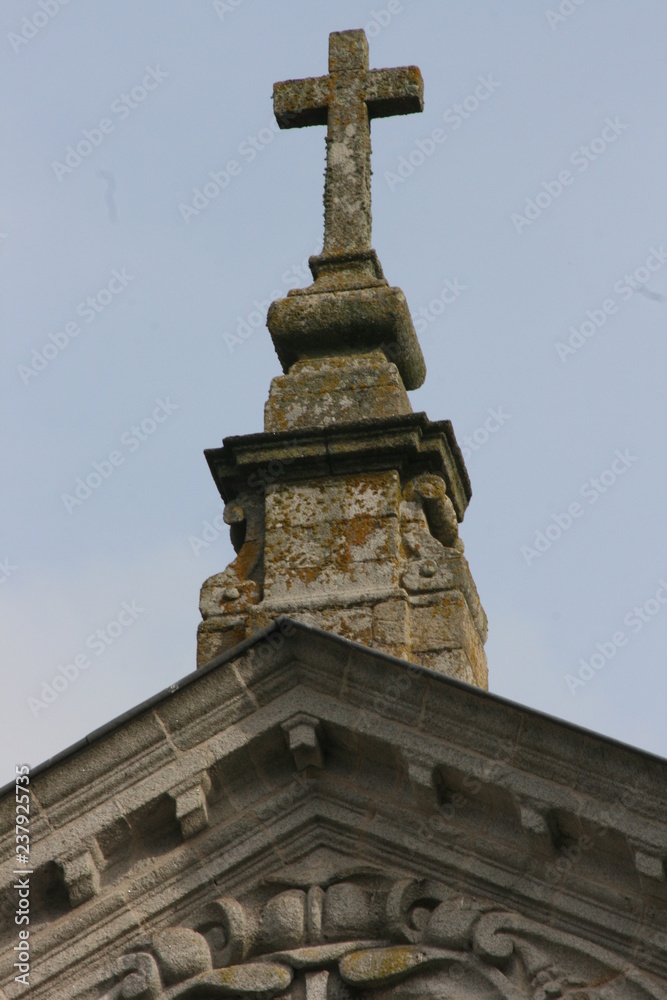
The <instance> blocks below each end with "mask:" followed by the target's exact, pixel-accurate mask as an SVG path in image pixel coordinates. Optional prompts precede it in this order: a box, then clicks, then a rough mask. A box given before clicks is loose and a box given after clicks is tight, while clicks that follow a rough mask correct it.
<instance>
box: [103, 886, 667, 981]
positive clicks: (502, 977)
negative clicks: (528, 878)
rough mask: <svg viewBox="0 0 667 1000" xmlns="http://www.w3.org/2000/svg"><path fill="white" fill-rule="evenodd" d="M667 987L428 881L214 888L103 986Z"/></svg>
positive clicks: (598, 951) (603, 954)
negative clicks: (224, 892)
mask: <svg viewBox="0 0 667 1000" xmlns="http://www.w3.org/2000/svg"><path fill="white" fill-rule="evenodd" d="M230 996H235V997H239V998H241V997H251V996H252V997H254V998H257V997H266V998H270V997H279V996H282V997H285V998H287V997H289V998H290V1000H296V998H299V1000H351V998H353V997H366V996H368V997H373V998H374V1000H408V998H411V997H414V998H415V1000H417V998H418V997H433V998H438V1000H461V998H463V1000H468V998H469V1000H473V998H484V1000H522V998H530V1000H558V998H563V1000H658V998H662V1000H664V997H665V993H664V991H663V990H662V988H661V987H660V986H659V985H658V984H657V983H655V982H652V981H651V980H650V978H649V977H647V976H646V975H645V974H643V973H641V972H639V971H638V970H637V969H636V968H633V967H631V966H630V965H628V964H627V963H625V962H624V961H623V960H622V959H620V958H618V957H617V956H614V955H612V954H611V953H610V952H608V951H606V950H605V949H602V948H599V947H597V946H596V945H593V944H590V943H588V942H586V941H583V940H582V939H581V938H577V937H575V936H573V935H570V934H565V933H562V932H561V931H558V930H555V929H554V928H552V927H550V926H548V925H541V924H538V923H535V922H534V921H531V920H528V919H526V918H524V917H523V916H521V915H520V914H518V913H516V912H511V911H508V910H505V909H501V908H499V907H498V906H497V905H496V904H494V903H491V902H488V901H483V900H479V899H473V898H466V897H463V896H460V895H457V894H456V893H454V892H452V891H450V890H448V889H447V888H446V887H445V886H443V885H441V884H439V883H436V882H428V881H418V880H414V879H407V878H406V879H400V880H398V881H395V882H393V883H392V882H390V880H388V879H382V878H379V877H376V878H370V879H369V878H366V879H364V878H360V879H357V880H346V881H338V882H333V883H332V884H329V885H327V886H326V887H322V886H317V885H311V886H309V887H305V888H304V887H303V886H299V887H295V888H291V889H286V890H284V891H282V892H279V893H278V894H277V895H273V896H271V897H270V898H269V899H266V900H265V901H264V902H263V903H261V904H257V903H255V904H245V905H244V904H243V903H241V902H239V901H238V900H235V899H231V898H223V899H218V900H216V901H214V902H212V903H211V904H209V905H208V906H207V907H206V908H205V910H204V911H203V912H202V913H201V914H199V915H198V917H197V918H196V920H195V921H194V923H193V926H192V927H189V928H188V927H175V928H168V929H165V930H159V931H157V932H156V933H155V934H154V935H153V936H152V937H151V938H150V940H149V941H146V942H145V943H143V944H139V945H138V946H137V947H136V949H135V950H133V951H131V952H129V953H127V954H125V955H124V956H123V957H122V958H121V959H120V961H119V963H118V965H117V968H116V983H115V985H114V986H113V988H112V990H111V992H107V994H106V997H105V1000H121V998H122V1000H130V998H132V1000H181V998H183V1000H185V998H192V1000H195V998H199V1000H207V998H214V997H230Z"/></svg>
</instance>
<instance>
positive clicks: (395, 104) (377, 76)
mask: <svg viewBox="0 0 667 1000" xmlns="http://www.w3.org/2000/svg"><path fill="white" fill-rule="evenodd" d="M366 104H367V106H368V115H369V117H370V118H388V117H389V116H390V115H410V114H412V113H413V112H415V111H423V110H424V80H423V79H422V75H421V72H420V70H419V67H418V66H404V67H402V68H401V69H372V70H371V71H370V72H369V74H368V84H367V87H366Z"/></svg>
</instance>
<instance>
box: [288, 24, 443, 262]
mask: <svg viewBox="0 0 667 1000" xmlns="http://www.w3.org/2000/svg"><path fill="white" fill-rule="evenodd" d="M368 67H369V61H368V40H367V38H366V35H365V33H364V32H363V31H361V30H357V31H335V32H332V34H330V35H329V74H328V76H318V77H309V78H307V79H304V80H285V81H284V82H282V83H276V84H275V85H274V88H273V108H274V112H275V116H276V120H277V122H278V125H279V126H280V128H301V127H303V126H306V125H326V126H327V166H326V179H325V184H324V248H323V251H322V254H321V256H320V257H316V258H312V259H311V267H312V269H313V274H314V276H315V278H317V277H318V276H319V275H320V274H322V275H329V274H333V275H338V276H339V277H342V276H343V274H347V275H350V274H351V276H352V279H353V281H358V280H359V279H360V278H364V277H365V278H366V279H367V280H368V279H371V280H372V279H376V280H377V279H381V278H382V271H381V269H380V266H379V263H378V261H377V258H376V256H375V253H374V251H373V250H372V249H371V140H370V121H371V118H385V117H388V116H389V115H404V114H410V113H412V112H414V111H421V110H422V109H423V106H424V102H423V90H424V85H423V81H422V76H421V73H420V71H419V69H418V67H417V66H405V67H402V68H399V69H369V68H368Z"/></svg>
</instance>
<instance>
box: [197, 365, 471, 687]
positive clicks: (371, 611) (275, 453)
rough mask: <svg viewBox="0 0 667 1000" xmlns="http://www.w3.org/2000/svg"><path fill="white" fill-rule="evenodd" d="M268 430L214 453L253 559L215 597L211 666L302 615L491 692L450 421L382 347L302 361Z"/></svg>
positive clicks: (209, 589)
mask: <svg viewBox="0 0 667 1000" xmlns="http://www.w3.org/2000/svg"><path fill="white" fill-rule="evenodd" d="M265 428H266V430H265V432H264V433H263V434H255V435H246V436H244V437H238V438H228V439H227V440H226V441H225V442H224V443H223V447H222V448H220V449H216V450H213V451H209V452H207V453H206V454H207V459H208V462H209V465H210V467H211V472H212V474H213V477H214V479H215V481H216V484H217V486H218V488H219V490H220V493H221V495H222V497H223V499H224V500H225V501H226V503H227V506H226V509H225V519H226V520H227V521H228V523H230V526H231V528H232V541H233V542H234V544H235V547H236V549H237V553H238V554H237V558H236V560H235V561H234V562H233V563H232V564H231V565H230V566H229V567H228V568H227V569H226V570H225V571H224V572H223V573H220V574H218V575H216V576H214V577H211V578H210V579H209V580H207V581H206V582H205V584H204V586H203V587H202V594H201V605H200V607H201V613H202V616H203V619H204V620H203V622H202V624H201V625H200V627H199V634H198V665H199V666H202V665H204V664H205V663H207V662H209V660H211V659H212V658H213V657H215V656H217V655H219V654H220V653H222V652H225V651H226V650H228V649H230V648H231V647H233V646H234V645H236V644H237V643H238V642H240V641H241V640H243V639H245V638H247V637H249V636H250V635H252V634H253V633H254V632H256V631H257V630H258V629H260V628H262V627H264V626H265V625H268V624H269V623H270V622H271V621H273V620H274V619H275V618H277V617H278V616H279V615H282V614H287V615H289V616H290V617H292V618H295V619H297V620H300V621H303V622H306V623H308V624H312V625H317V626H319V627H321V628H324V629H327V630H330V631H332V632H335V633H337V634H338V635H341V636H344V637H345V638H348V639H352V640H354V641H356V642H360V643H363V644H364V645H367V646H371V647H373V648H376V649H380V650H382V651H383V652H386V653H390V654H392V655H394V656H398V657H401V658H403V659H408V660H410V661H412V662H413V663H418V664H420V665H423V666H427V667H430V668H432V669H434V670H438V671H440V672H442V673H445V674H448V675H449V676H452V677H457V678H459V679H461V680H465V681H468V682H469V683H471V684H476V685H478V686H480V687H483V688H486V687H487V670H486V659H485V655H484V650H483V643H484V641H485V639H486V617H485V615H484V611H483V610H482V607H481V605H480V602H479V598H478V596H477V591H476V589H475V584H474V582H473V580H472V577H471V575H470V570H469V568H468V564H467V562H466V560H465V558H464V556H463V543H462V542H461V540H460V539H459V537H458V522H459V521H460V520H462V518H463V514H464V511H465V508H466V506H467V503H468V500H469V497H470V484H469V481H468V477H467V473H466V470H465V466H464V463H463V458H462V456H461V453H460V451H459V448H458V446H457V444H456V440H455V438H454V433H453V430H452V427H451V424H450V423H449V422H448V421H442V422H440V423H432V422H431V421H429V420H428V418H427V417H426V416H425V415H424V414H414V413H412V411H411V407H410V403H409V400H408V397H407V393H406V391H405V387H404V384H403V381H402V379H401V376H400V374H399V370H398V368H397V366H396V365H395V364H394V363H393V362H391V361H389V360H388V359H387V357H386V355H385V354H384V352H383V351H382V350H379V349H375V350H372V349H371V350H367V351H366V352H365V353H361V352H360V353H356V354H346V355H333V356H329V357H323V358H306V359H303V360H300V361H296V362H294V363H293V364H292V365H291V367H290V368H289V370H288V372H287V374H285V375H282V376H279V377H278V378H275V379H274V380H273V383H272V385H271V391H270V395H269V399H268V401H267V404H266V408H265Z"/></svg>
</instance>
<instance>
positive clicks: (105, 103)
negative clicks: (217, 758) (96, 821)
mask: <svg viewBox="0 0 667 1000" xmlns="http://www.w3.org/2000/svg"><path fill="white" fill-rule="evenodd" d="M359 27H365V28H366V31H367V34H368V36H369V42H370V53H371V56H370V58H371V66H378V67H381V66H402V65H408V64H417V65H418V66H419V67H420V68H421V70H422V74H423V76H424V81H425V110H424V113H423V114H421V115H411V116H407V117H405V118H390V119H383V120H380V121H376V122H374V123H373V169H374V176H373V219H374V228H373V233H374V235H373V244H374V246H375V248H376V250H377V252H378V255H379V257H380V260H381V262H382V265H383V268H384V271H385V274H386V275H387V277H388V278H389V280H390V282H391V283H392V284H395V285H398V286H399V287H401V288H402V289H403V290H404V292H405V294H406V296H407V300H408V303H409V305H410V308H411V310H412V312H413V316H414V317H415V322H416V324H417V328H418V330H419V331H420V340H421V343H422V348H423V351H424V355H425V358H426V363H427V368H428V374H427V379H426V383H425V385H424V386H423V388H421V389H419V390H418V391H416V392H414V393H412V394H411V399H412V405H413V408H414V409H415V410H425V411H426V412H427V414H428V415H429V417H430V418H431V419H433V420H437V419H444V418H449V419H451V420H452V421H453V424H454V428H455V431H456V434H457V436H458V440H459V442H460V444H461V445H462V447H463V448H464V449H465V454H466V460H467V465H468V470H469V473H470V476H471V480H472V484H473V493H474V495H473V499H472V502H471V504H470V508H469V511H468V513H467V515H466V519H465V522H464V524H463V526H462V529H461V534H462V537H463V539H464V541H465V544H466V553H467V556H468V559H469V562H470V566H471V569H472V572H473V575H474V577H475V580H476V582H477V586H478V589H479V592H480V596H481V599H482V602H483V604H484V606H485V608H486V611H487V614H488V617H489V640H488V644H487V654H488V659H489V676H490V689H491V690H492V691H493V692H495V693H498V694H501V695H504V696H507V697H510V698H512V699H514V700H516V701H519V702H521V703H523V704H526V705H530V706H533V707H535V708H538V709H540V710H542V711H546V712H549V713H551V714H553V715H555V716H557V717H560V718H563V719H568V720H571V721H572V722H575V723H577V724H579V725H583V726H586V727H588V728H590V729H593V730H595V731H597V732H600V733H604V734H606V735H608V736H612V737H614V738H616V739H619V740H622V741H624V742H627V743H630V744H633V745H635V746H638V747H642V748H644V749H647V750H650V751H653V752H655V753H660V754H663V755H664V754H665V753H666V752H667V733H666V727H665V719H664V716H665V711H664V704H665V686H666V685H665V648H667V603H663V602H664V601H667V545H666V534H665V530H664V519H665V501H664V498H665V496H666V495H667V460H666V458H665V449H664V428H665V424H666V413H665V408H666V402H665V392H664V371H665V362H666V361H667V339H666V338H667V333H666V324H665V320H666V318H667V253H666V252H665V251H666V250H667V201H666V199H665V196H664V177H665V174H666V167H667V139H666V138H665V129H664V94H665V92H666V91H667V86H666V84H667V62H666V60H665V55H664V37H665V33H666V30H667V8H665V6H664V4H662V3H660V2H659V0H637V2H636V3H634V4H633V5H632V8H631V9H630V8H629V7H628V5H627V3H623V2H621V0H607V2H605V3H604V4H602V3H601V2H600V0H583V2H579V3H578V4H577V3H575V2H574V0H571V2H570V0H558V2H556V0H513V2H512V3H510V2H508V0H506V2H493V0H478V2H477V3H475V4H460V3H454V2H447V0H401V2H397V0H392V2H391V3H388V2H387V0H379V2H378V3H377V4H375V5H373V4H372V3H366V2H361V0H336V2H335V3H334V2H331V0H330V2H322V3H318V4H314V3H312V2H310V3H309V2H305V0H282V2H281V3H280V4H276V3H269V2H268V0H229V2H226V0H217V2H214V0H192V2H187V3H186V2H177V0H142V2H141V3H139V4H120V3H109V2H103V0H86V2H85V3H84V2H82V0H70V2H69V3H67V4H64V5H61V4H60V3H59V2H58V0H41V2H40V0H34V2H32V0H30V2H24V0H4V3H3V5H2V8H1V9H0V45H2V47H3V50H4V52H3V59H2V61H1V64H0V79H1V82H2V90H3V94H5V95H6V99H5V105H4V109H3V116H2V123H1V125H0V127H1V129H2V134H1V137H0V138H1V148H2V150H3V156H2V164H1V166H0V170H1V180H0V254H1V255H2V268H1V273H2V278H1V280H2V313H1V317H2V326H3V336H2V344H3V355H4V357H3V365H2V376H1V377H2V397H3V404H4V407H3V409H4V419H3V421H2V430H1V432H0V433H1V434H2V453H3V477H4V479H3V501H4V502H3V519H2V532H1V534H0V623H1V626H2V678H1V683H2V690H3V704H4V705H5V706H6V708H9V709H10V710H11V711H10V713H9V718H10V724H9V726H5V727H4V730H3V733H2V734H1V736H0V742H1V750H2V752H1V753H0V761H1V766H2V773H1V774H0V780H7V779H9V777H11V775H12V774H13V766H14V764H15V763H17V762H22V761H27V762H29V763H30V764H32V765H36V764H37V763H39V762H40V761H42V760H43V759H45V758H47V757H48V756H50V755H52V754H54V753H56V752H58V751H59V750H60V749H63V748H64V747H66V746H68V745H69V744H71V743H73V742H74V741H75V740H77V739H79V738H80V737H82V736H84V735H85V734H86V733H88V732H90V731H91V730H93V729H95V728H96V727H97V726H99V725H102V724H103V723H105V722H107V721H108V720H109V719H111V718H113V717H114V716H115V715H117V714H119V713H121V712H122V711H124V710H126V709H128V708H131V707H132V706H133V705H135V704H137V703H139V702H140V701H142V700H143V699H145V698H147V697H149V696H150V695H152V694H154V693H156V692H157V691H159V690H161V689H162V688H164V687H166V686H167V685H169V684H170V683H172V682H174V681H175V680H177V679H179V678H180V677H182V676H184V675H185V674H187V673H189V672H190V671H191V670H192V669H193V668H194V664H195V634H196V627H197V623H198V621H199V613H198V593H199V587H200V585H201V583H202V582H203V580H204V579H205V578H206V577H208V576H210V575H211V574H213V573H216V572H219V571H220V570H222V569H223V568H224V567H225V566H226V565H227V563H228V562H229V561H230V560H231V558H232V556H233V552H232V549H231V546H230V543H229V540H228V536H227V531H226V530H220V529H219V527H217V526H216V518H218V515H219V513H220V510H221V504H220V501H219V498H218V497H217V492H216V489H215V486H214V485H213V482H212V480H211V478H210V475H209V472H208V468H207V466H206V462H205V460H204V457H203V454H202V452H203V449H204V448H207V447H215V446H216V445H218V444H219V443H220V441H221V439H222V438H223V437H224V436H227V435H232V434H243V433H252V432H256V431H259V430H261V429H262V420H263V405H264V402H265V400H266V397H267V395H268V389H269V384H270V380H271V378H272V377H274V376H275V375H277V374H279V365H278V362H277V358H276V356H275V353H274V351H273V347H272V345H271V341H270V338H269V335H268V332H267V331H266V329H265V327H264V325H263V315H264V314H265V312H266V308H267V306H268V303H269V302H270V300H271V298H273V297H275V296H276V295H277V294H280V295H282V294H284V293H285V292H286V291H287V289H288V288H289V287H293V286H295V285H300V284H306V283H307V278H306V275H305V272H304V267H303V264H304V261H305V258H307V257H308V255H309V254H311V253H313V252H316V251H317V250H318V249H319V248H320V247H321V239H322V171H323V165H324V130H323V129H319V128H308V129H298V130H290V131H286V132H278V130H277V129H276V128H275V126H274V125H273V115H272V107H271V92H272V85H273V83H274V81H276V80H281V79H286V78H290V77H292V78H294V77H301V76H310V75H319V74H323V73H325V72H326V66H327V44H328V33H329V32H330V31H333V30H341V29H345V28H359ZM7 97H9V100H8V101H7ZM197 191H199V192H201V193H200V194H199V195H197V193H196V192H197ZM86 480H89V482H92V483H94V484H95V486H94V487H91V486H88V487H86V486H85V482H86ZM80 481H81V482H82V483H83V484H84V485H79V482H80ZM77 487H78V491H79V492H78V495H77V493H76V491H77ZM86 490H88V493H87V492H86ZM68 498H69V499H68ZM218 523H219V519H218ZM77 658H78V660H77ZM86 660H87V662H86V663H85V666H84V662H85V661H86ZM77 664H78V665H77ZM68 671H69V678H70V679H68V677H67V674H68ZM58 675H60V676H61V677H63V676H64V677H65V679H66V680H67V683H66V684H65V683H64V682H60V683H59V687H61V688H62V690H61V691H59V692H58V693H57V697H56V698H55V699H54V700H53V701H52V703H51V704H49V705H48V706H46V707H44V708H39V709H37V710H36V711H35V704H34V702H32V703H31V702H30V699H37V700H41V697H40V696H41V693H42V691H43V685H44V683H47V684H50V683H51V681H52V680H53V678H54V677H56V676H58ZM31 704H32V706H33V708H32V710H31ZM6 718H7V715H6Z"/></svg>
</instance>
